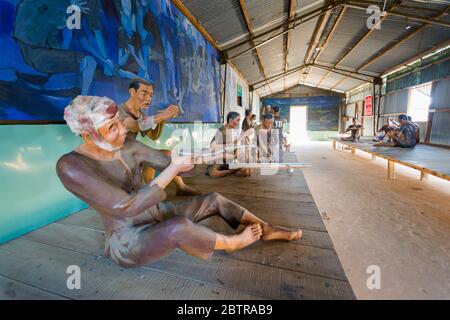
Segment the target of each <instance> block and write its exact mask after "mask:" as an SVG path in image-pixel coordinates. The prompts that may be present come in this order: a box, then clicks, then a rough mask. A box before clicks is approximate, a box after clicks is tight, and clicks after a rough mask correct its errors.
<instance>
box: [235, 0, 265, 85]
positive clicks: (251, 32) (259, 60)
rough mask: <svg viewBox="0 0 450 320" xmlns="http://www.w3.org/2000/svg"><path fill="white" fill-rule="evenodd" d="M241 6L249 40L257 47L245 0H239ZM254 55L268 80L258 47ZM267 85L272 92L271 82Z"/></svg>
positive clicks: (261, 71)
mask: <svg viewBox="0 0 450 320" xmlns="http://www.w3.org/2000/svg"><path fill="white" fill-rule="evenodd" d="M239 7H240V9H241V13H242V16H243V17H244V20H245V25H246V26H247V30H248V33H249V35H250V39H249V40H248V41H249V43H250V45H251V46H253V47H255V46H256V44H255V40H253V28H252V24H251V22H250V18H249V16H248V11H247V6H246V4H245V0H239ZM254 57H255V59H256V62H257V64H258V68H259V71H260V73H261V76H262V77H263V78H264V80H266V82H267V74H266V71H265V70H264V66H263V63H262V61H261V55H260V52H259V49H258V48H255V55H254ZM267 85H268V86H269V90H270V92H271V93H272V88H271V87H270V84H269V82H267Z"/></svg>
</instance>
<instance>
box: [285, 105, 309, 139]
mask: <svg viewBox="0 0 450 320" xmlns="http://www.w3.org/2000/svg"><path fill="white" fill-rule="evenodd" d="M306 121H307V107H306V106H292V107H291V110H290V120H289V138H290V140H291V142H292V144H293V145H299V144H302V143H305V142H307V141H309V139H308V134H307V131H306Z"/></svg>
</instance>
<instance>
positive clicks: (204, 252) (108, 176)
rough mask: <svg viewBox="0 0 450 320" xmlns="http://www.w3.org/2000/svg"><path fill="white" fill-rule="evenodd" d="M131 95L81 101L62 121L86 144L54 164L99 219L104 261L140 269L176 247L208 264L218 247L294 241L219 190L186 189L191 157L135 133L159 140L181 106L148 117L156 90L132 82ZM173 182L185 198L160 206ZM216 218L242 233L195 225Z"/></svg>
mask: <svg viewBox="0 0 450 320" xmlns="http://www.w3.org/2000/svg"><path fill="white" fill-rule="evenodd" d="M129 93H130V98H129V99H128V100H127V101H126V102H125V103H123V104H121V105H117V104H116V103H115V102H114V101H112V100H111V99H109V98H106V97H95V96H78V97H76V98H75V99H74V100H73V101H72V102H71V103H70V104H69V105H68V106H67V107H66V109H65V112H64V118H65V120H66V122H67V125H68V126H69V127H70V129H71V130H72V131H73V132H74V133H75V134H77V135H80V136H81V138H82V143H81V145H80V146H79V147H78V148H76V149H75V150H73V151H72V152H70V153H67V154H65V155H63V156H62V157H61V158H60V159H59V160H58V162H57V165H56V170H57V174H58V176H59V178H60V179H61V181H62V183H63V185H64V187H65V188H66V189H67V190H69V191H70V192H72V193H73V194H74V195H76V196H77V197H79V198H80V199H81V200H83V201H84V202H86V203H87V204H89V205H90V206H91V207H92V208H94V209H95V210H96V211H97V212H98V213H99V214H100V216H101V218H102V221H103V223H104V225H105V231H106V232H105V235H106V238H105V255H106V256H109V257H111V258H112V259H113V260H114V261H115V262H116V263H118V264H119V265H121V266H125V267H135V266H141V265H145V264H149V263H151V262H153V261H156V260H158V259H160V258H162V257H164V256H166V255H168V254H169V253H171V252H172V251H173V250H175V249H176V248H179V249H181V250H183V251H184V252H186V253H188V254H190V255H192V256H195V257H198V258H201V259H208V258H210V257H211V256H212V254H213V252H214V251H215V250H226V251H234V250H239V249H242V248H244V247H247V246H249V245H250V244H252V243H254V242H256V241H259V240H265V241H268V240H286V241H291V240H297V239H299V238H300V237H301V236H302V231H301V230H300V229H296V230H289V229H286V228H282V227H279V226H276V225H273V224H270V223H268V222H266V221H263V220H262V219H260V218H258V216H257V213H254V212H250V211H249V210H247V209H246V208H244V207H242V206H240V205H238V204H236V203H234V202H233V201H231V200H229V199H227V198H225V197H223V196H221V195H220V194H218V193H216V192H210V193H207V194H201V193H200V192H199V191H197V190H195V189H194V188H192V187H190V186H188V185H187V184H185V183H184V181H183V179H182V177H181V176H180V174H181V173H183V172H187V171H191V170H192V169H193V167H194V160H193V157H192V156H180V155H176V154H171V153H170V152H169V151H161V150H156V149H153V148H151V147H149V146H147V145H145V144H143V143H141V142H139V141H137V140H136V136H137V134H138V133H141V134H143V135H148V136H150V137H152V136H153V137H155V136H158V135H159V134H160V132H161V130H162V126H163V125H164V122H165V121H166V120H168V119H170V118H173V117H177V116H178V113H179V108H178V106H175V105H171V106H169V107H168V108H167V109H165V110H163V111H162V112H159V113H157V114H156V115H155V116H147V115H146V114H145V109H147V108H148V107H149V106H150V103H151V100H152V96H153V87H152V85H151V84H150V83H148V82H146V81H145V80H142V79H134V80H132V81H131V83H130V86H129ZM234 119H236V118H234ZM211 157H213V156H211ZM210 160H214V161H216V160H218V159H210ZM214 166H215V165H214ZM155 171H158V172H159V174H158V176H157V177H155ZM219 171H220V170H219ZM210 172H212V173H213V170H212V169H211V170H210ZM172 181H173V182H174V183H175V185H176V187H177V195H178V196H184V197H186V198H185V199H184V200H179V201H174V202H163V201H164V200H165V198H166V193H165V191H164V189H165V188H166V187H167V186H168V184H169V183H170V182H172ZM212 216H219V217H221V218H222V219H223V220H224V221H225V222H226V223H227V224H228V225H229V226H230V227H232V228H233V229H237V228H238V227H239V226H240V225H243V226H244V228H243V230H242V231H241V232H240V233H237V234H234V235H224V234H221V233H217V232H214V231H213V230H211V229H209V228H207V227H205V226H203V225H200V224H198V222H200V221H202V220H204V219H206V218H209V217H212Z"/></svg>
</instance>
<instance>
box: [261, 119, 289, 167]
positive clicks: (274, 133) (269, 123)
mask: <svg viewBox="0 0 450 320" xmlns="http://www.w3.org/2000/svg"><path fill="white" fill-rule="evenodd" d="M273 125H274V116H273V114H272V113H266V114H264V115H263V118H262V123H261V124H260V125H259V126H258V127H256V132H255V139H256V145H257V146H258V159H257V160H258V162H279V158H280V156H279V154H277V153H278V152H279V150H280V143H281V144H282V143H283V140H282V141H279V131H278V130H274V128H273Z"/></svg>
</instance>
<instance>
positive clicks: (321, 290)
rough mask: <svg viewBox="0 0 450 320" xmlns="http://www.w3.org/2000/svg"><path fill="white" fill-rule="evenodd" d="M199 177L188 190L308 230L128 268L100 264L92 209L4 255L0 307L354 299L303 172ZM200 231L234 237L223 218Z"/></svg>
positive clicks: (100, 236) (98, 229)
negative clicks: (77, 279) (74, 270)
mask: <svg viewBox="0 0 450 320" xmlns="http://www.w3.org/2000/svg"><path fill="white" fill-rule="evenodd" d="M290 156H291V155H290ZM291 158H292V156H291ZM291 160H292V161H294V160H295V159H294V158H292V159H291ZM199 170H200V169H199V168H196V173H197V176H195V177H188V178H186V179H185V180H186V181H187V183H189V184H190V185H192V186H194V187H197V188H198V189H200V190H201V191H202V192H211V191H215V192H219V193H220V194H222V195H223V196H225V197H228V198H229V199H231V200H233V201H235V202H236V203H238V204H240V205H242V206H244V207H245V208H247V209H248V210H249V211H251V212H253V213H255V214H256V215H257V216H259V217H260V218H261V219H263V220H266V221H268V222H270V223H273V224H277V225H281V226H285V227H291V228H302V230H303V237H302V239H299V240H297V241H292V242H286V241H273V242H263V241H260V242H257V243H255V244H253V245H252V246H250V247H247V248H245V249H243V250H241V251H238V252H234V253H231V254H229V253H224V252H217V253H215V254H214V256H213V257H212V259H211V260H210V261H203V260H200V259H196V258H194V257H191V256H189V255H187V254H185V253H184V252H182V251H180V250H175V251H174V252H173V253H171V254H170V255H169V256H167V257H164V258H163V259H161V260H159V261H157V262H154V263H151V264H148V265H146V266H145V267H141V268H134V269H124V268H121V267H120V266H117V265H115V264H114V262H113V261H112V260H111V259H109V258H106V257H104V256H103V250H104V239H105V236H104V226H103V223H102V221H101V219H100V217H99V215H98V214H97V213H96V212H95V211H94V210H92V209H87V210H83V211H81V212H79V213H76V214H74V215H71V216H69V217H66V218H64V219H61V220H59V221H57V222H55V223H52V224H50V225H48V226H45V227H43V228H41V229H38V230H36V231H34V232H31V233H29V234H27V235H24V236H23V237H21V238H19V239H16V240H13V241H10V242H8V243H6V244H3V245H1V246H0V289H2V290H3V289H4V290H3V293H4V295H3V296H1V293H0V298H8V297H9V296H11V293H12V292H13V291H14V292H16V296H17V297H18V298H19V299H20V298H22V297H23V296H26V295H28V296H29V297H36V298H38V299H39V298H43V299H45V298H46V297H49V298H69V299H354V298H355V297H354V294H353V291H352V288H351V286H350V284H349V283H348V280H347V278H346V275H345V272H344V270H343V269H342V266H341V264H340V261H339V258H338V256H337V254H336V252H335V250H334V247H333V244H332V242H331V239H330V237H329V235H328V233H327V231H326V228H325V225H324V223H323V221H322V218H321V216H320V213H319V211H318V210H317V207H316V206H315V203H314V200H313V198H312V196H311V194H310V191H309V188H308V186H307V184H306V181H305V179H304V177H303V173H302V172H301V170H296V171H295V172H294V173H293V174H289V173H287V172H286V171H280V172H279V174H277V175H274V176H261V175H259V174H254V175H253V176H252V177H249V178H238V177H227V178H224V179H211V178H209V177H207V176H205V175H204V174H201V175H199V173H200V172H201V171H199ZM202 170H205V168H202ZM167 193H168V201H176V200H179V198H177V197H175V196H174V193H175V190H174V188H173V186H171V187H169V188H168V189H167ZM201 223H202V224H204V225H206V226H207V227H210V228H211V229H213V230H215V231H217V232H221V233H225V234H230V233H235V232H236V231H235V230H233V229H231V228H230V227H229V226H228V225H227V224H226V223H225V222H224V221H222V220H221V219H220V218H219V217H212V218H210V219H207V220H205V221H202V222H201ZM69 265H78V266H79V267H80V268H81V270H82V289H81V290H69V289H67V286H66V280H67V277H68V276H69V275H68V274H66V269H67V267H68V266H69ZM8 288H14V289H13V291H11V290H9V289H8ZM8 290H9V291H8ZM5 292H6V293H5ZM8 294H9V295H8Z"/></svg>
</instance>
